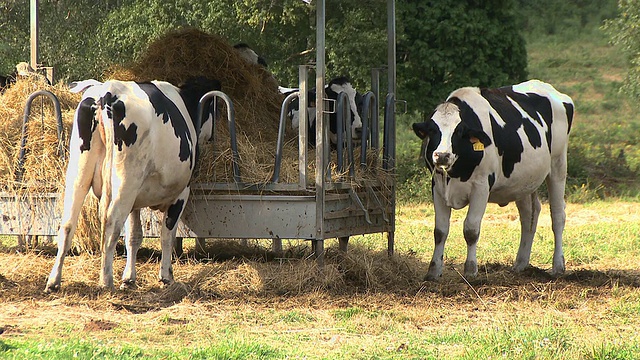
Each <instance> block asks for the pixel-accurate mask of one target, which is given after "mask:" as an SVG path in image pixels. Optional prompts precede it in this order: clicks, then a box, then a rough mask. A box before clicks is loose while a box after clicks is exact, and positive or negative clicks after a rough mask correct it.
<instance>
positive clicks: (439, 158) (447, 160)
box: [433, 152, 453, 170]
mask: <svg viewBox="0 0 640 360" xmlns="http://www.w3.org/2000/svg"><path fill="white" fill-rule="evenodd" d="M433 164H434V166H435V167H436V169H443V170H448V169H449V168H450V167H451V165H453V155H452V154H451V153H448V152H434V153H433Z"/></svg>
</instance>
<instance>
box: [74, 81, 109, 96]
mask: <svg viewBox="0 0 640 360" xmlns="http://www.w3.org/2000/svg"><path fill="white" fill-rule="evenodd" d="M96 85H102V83H101V82H100V81H98V80H94V79H88V80H82V81H74V82H72V83H71V84H69V92H71V93H73V94H77V93H79V92H84V91H85V90H87V89H88V88H90V87H92V86H96Z"/></svg>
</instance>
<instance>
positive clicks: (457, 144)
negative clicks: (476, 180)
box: [448, 97, 492, 182]
mask: <svg viewBox="0 0 640 360" xmlns="http://www.w3.org/2000/svg"><path fill="white" fill-rule="evenodd" d="M448 101H449V102H451V103H453V104H455V105H456V106H457V107H458V109H459V110H460V119H461V122H460V124H458V126H457V127H456V128H455V130H454V131H453V135H452V137H451V146H452V148H453V153H454V154H455V155H457V156H458V159H457V160H456V162H455V163H453V166H452V167H451V169H450V170H449V171H448V175H449V176H450V177H452V178H458V179H459V180H460V181H462V182H465V181H468V180H469V178H471V175H473V172H474V171H475V169H476V167H477V166H478V165H480V162H481V161H482V158H483V157H484V151H476V150H474V149H473V143H472V142H471V138H472V137H475V138H477V139H478V140H480V142H482V144H483V145H484V146H485V148H486V147H488V146H489V145H491V144H492V142H491V139H490V138H489V136H488V135H487V134H485V133H484V131H483V130H482V123H481V122H480V118H479V117H478V114H476V113H475V112H474V111H473V109H472V108H471V106H469V104H467V103H466V102H464V101H462V100H460V99H459V98H456V97H452V98H450V99H449V100H448Z"/></svg>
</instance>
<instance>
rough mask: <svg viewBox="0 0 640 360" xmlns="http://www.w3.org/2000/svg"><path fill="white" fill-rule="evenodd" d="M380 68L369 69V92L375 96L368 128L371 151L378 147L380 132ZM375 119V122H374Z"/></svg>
mask: <svg viewBox="0 0 640 360" xmlns="http://www.w3.org/2000/svg"><path fill="white" fill-rule="evenodd" d="M380 70H381V69H380V68H373V69H371V92H373V95H374V96H375V98H376V106H375V107H374V108H373V114H372V115H371V125H370V126H369V128H370V129H371V148H372V149H373V151H374V152H375V151H377V150H378V149H379V148H380V138H379V136H378V134H380V132H379V131H378V129H379V128H380V124H378V120H379V119H380V116H379V114H380V104H381V103H382V102H381V101H380ZM374 121H375V123H374Z"/></svg>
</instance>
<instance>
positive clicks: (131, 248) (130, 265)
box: [120, 209, 142, 289]
mask: <svg viewBox="0 0 640 360" xmlns="http://www.w3.org/2000/svg"><path fill="white" fill-rule="evenodd" d="M125 229H126V237H125V249H126V250H127V265H126V266H125V268H124V272H123V273H122V284H121V285H120V289H132V288H135V286H136V260H137V255H138V250H139V249H140V246H141V245H142V223H141V222H140V210H139V209H136V210H133V211H131V213H130V214H129V217H128V218H127V223H126V224H125Z"/></svg>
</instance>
